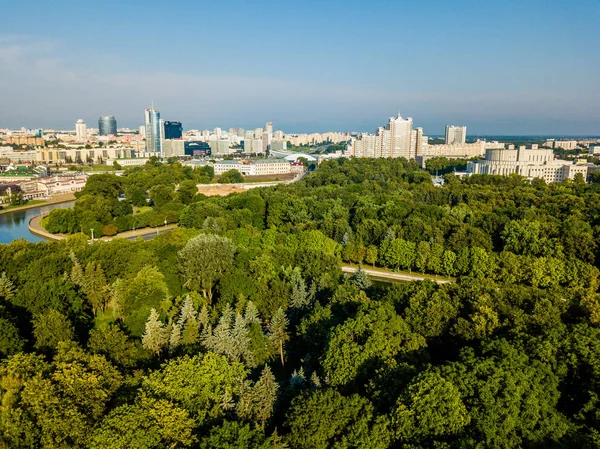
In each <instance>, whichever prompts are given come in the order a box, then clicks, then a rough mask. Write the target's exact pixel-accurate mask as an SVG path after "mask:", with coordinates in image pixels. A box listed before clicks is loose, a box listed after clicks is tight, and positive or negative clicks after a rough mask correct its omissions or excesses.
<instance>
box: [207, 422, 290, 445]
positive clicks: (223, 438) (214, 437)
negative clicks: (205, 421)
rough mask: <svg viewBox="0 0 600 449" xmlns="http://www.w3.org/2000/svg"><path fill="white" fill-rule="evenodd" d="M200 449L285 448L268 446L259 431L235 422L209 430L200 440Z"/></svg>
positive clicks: (225, 423)
mask: <svg viewBox="0 0 600 449" xmlns="http://www.w3.org/2000/svg"><path fill="white" fill-rule="evenodd" d="M199 447H200V449H221V448H227V449H248V448H255V449H276V448H283V447H285V446H281V445H278V446H275V445H272V444H270V443H269V442H268V441H267V440H266V439H265V436H264V435H263V433H262V432H261V431H260V430H252V429H251V428H250V425H248V424H243V423H239V422H236V421H223V424H222V425H219V426H215V427H213V428H211V429H210V432H209V434H208V435H206V436H204V437H203V438H202V440H200V444H199Z"/></svg>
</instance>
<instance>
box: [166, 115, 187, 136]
mask: <svg viewBox="0 0 600 449" xmlns="http://www.w3.org/2000/svg"><path fill="white" fill-rule="evenodd" d="M164 126H165V139H181V136H183V126H181V122H169V121H166V120H165V122H164Z"/></svg>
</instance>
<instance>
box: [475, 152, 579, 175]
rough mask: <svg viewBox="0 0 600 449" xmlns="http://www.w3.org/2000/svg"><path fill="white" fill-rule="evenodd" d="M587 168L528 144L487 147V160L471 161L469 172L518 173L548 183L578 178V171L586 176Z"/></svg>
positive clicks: (486, 173)
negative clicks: (527, 145) (515, 146)
mask: <svg viewBox="0 0 600 449" xmlns="http://www.w3.org/2000/svg"><path fill="white" fill-rule="evenodd" d="M587 171H588V167H587V165H576V164H574V163H572V162H570V161H564V160H560V159H554V153H553V152H552V150H547V149H537V148H534V149H527V148H525V147H524V146H521V147H519V149H518V150H512V149H487V150H486V152H485V159H480V160H478V161H477V162H467V172H468V173H471V174H483V175H503V176H508V175H511V174H513V173H516V174H518V175H521V176H524V177H526V178H528V179H534V178H541V179H543V180H544V181H546V182H547V183H551V182H560V181H563V180H565V179H574V178H575V175H576V174H577V173H581V174H582V175H583V179H586V177H587Z"/></svg>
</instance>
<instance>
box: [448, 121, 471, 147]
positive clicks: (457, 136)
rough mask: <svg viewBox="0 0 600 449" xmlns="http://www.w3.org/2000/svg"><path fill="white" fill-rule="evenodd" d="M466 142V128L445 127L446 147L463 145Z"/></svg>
mask: <svg viewBox="0 0 600 449" xmlns="http://www.w3.org/2000/svg"><path fill="white" fill-rule="evenodd" d="M466 140H467V127H466V126H454V125H446V145H451V144H453V143H459V144H463V143H465V142H466Z"/></svg>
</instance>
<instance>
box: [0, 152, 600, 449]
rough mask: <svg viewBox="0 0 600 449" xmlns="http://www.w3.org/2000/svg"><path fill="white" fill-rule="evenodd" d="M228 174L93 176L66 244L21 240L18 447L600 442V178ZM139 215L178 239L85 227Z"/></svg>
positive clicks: (10, 278)
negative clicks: (390, 280)
mask: <svg viewBox="0 0 600 449" xmlns="http://www.w3.org/2000/svg"><path fill="white" fill-rule="evenodd" d="M96 176H97V177H96ZM211 177H212V174H211V173H207V172H205V171H202V172H199V171H196V170H191V169H187V168H184V167H182V166H181V165H180V164H178V163H173V164H165V165H160V164H154V163H152V164H149V166H147V167H144V168H142V169H136V170H131V171H128V172H127V173H126V175H125V176H123V177H122V178H119V177H116V176H113V175H95V176H93V177H91V178H90V182H89V183H88V185H87V186H86V188H85V190H84V191H83V192H81V194H80V195H79V198H78V200H77V202H76V204H75V206H74V208H73V209H72V210H71V211H70V212H66V213H65V212H61V214H65V217H62V216H61V217H62V218H60V217H58V214H56V213H53V214H54V218H53V219H52V220H53V221H54V224H56V223H58V222H59V221H60V220H59V218H60V219H61V220H63V221H64V223H67V224H68V223H71V225H70V226H71V227H70V228H68V226H67V228H68V229H61V230H60V231H58V232H65V233H73V235H72V236H70V237H69V238H68V239H66V240H61V241H57V242H50V243H37V244H34V243H28V242H25V241H15V242H13V243H11V244H9V245H3V246H0V273H2V274H1V276H0V356H1V357H2V362H1V365H0V395H1V401H0V447H10V448H33V447H44V448H63V447H64V448H67V447H81V448H164V447H170V448H176V447H181V448H184V447H199V448H223V447H226V448H227V447H229V448H247V447H258V448H282V447H289V448H329V447H336V448H365V449H366V448H387V447H407V448H429V447H436V448H484V447H495V448H520V447H526V448H542V447H543V448H546V447H550V448H594V447H598V446H600V434H599V430H600V429H599V425H600V415H599V414H598V412H597V409H598V405H599V404H598V398H599V395H600V384H599V382H600V328H599V325H600V297H599V296H598V292H597V290H598V268H597V267H598V263H599V260H600V259H599V256H600V254H599V251H600V249H599V248H598V245H597V244H596V242H597V241H598V237H599V233H600V207H599V206H600V187H599V186H598V185H597V184H590V185H587V184H585V183H583V182H581V180H579V181H576V182H572V181H565V182H562V183H557V184H552V185H546V184H544V183H543V182H541V181H540V180H534V181H532V182H529V181H527V180H524V179H523V178H520V177H518V176H510V177H506V178H504V177H495V176H472V177H471V178H468V179H466V180H459V179H458V178H456V177H455V176H454V175H452V174H447V175H446V184H445V185H444V186H443V187H434V186H433V184H432V182H431V175H430V174H429V173H428V172H426V171H423V170H421V169H420V168H419V167H418V166H417V165H416V164H415V163H413V162H408V161H406V160H402V159H399V160H346V159H340V160H334V161H329V162H325V163H323V164H321V166H320V167H319V169H318V170H317V171H316V172H314V173H311V174H310V175H308V176H307V177H306V178H305V179H304V180H303V181H301V182H299V183H295V184H290V185H280V186H276V187H270V188H257V189H252V190H250V191H248V192H246V193H243V194H232V195H229V196H227V197H210V198H209V197H205V196H203V195H198V194H196V193H195V189H193V188H192V187H191V186H195V183H196V182H200V180H206V179H210V178H211ZM188 181H189V182H188ZM119 197H120V200H119ZM140 207H143V208H145V209H143V211H142V212H141V213H144V214H148V215H150V214H155V215H156V216H157V217H158V216H161V218H162V219H164V216H165V214H166V213H167V212H168V213H169V214H170V215H169V220H170V221H171V222H177V223H179V225H180V226H179V227H178V228H177V229H175V230H174V231H172V232H169V233H163V234H161V235H159V236H157V237H156V238H154V239H153V240H149V241H143V240H141V239H139V240H137V241H128V240H123V239H114V240H113V241H111V242H96V243H93V244H89V242H88V239H87V237H86V236H85V235H84V234H81V233H78V232H79V231H80V230H81V228H84V232H85V228H86V227H87V228H89V227H90V226H100V225H102V226H105V227H106V226H115V227H118V226H117V221H119V220H121V221H125V220H132V218H128V217H135V216H136V214H132V212H133V210H134V208H140ZM67 214H69V216H67ZM157 221H158V219H157ZM92 222H93V223H92ZM61 223H62V222H61ZM97 223H99V224H97ZM147 224H148V223H147ZM160 224H162V222H161V223H159V224H158V225H160ZM123 228H124V229H125V228H127V226H125V225H123ZM344 263H353V264H357V265H359V266H360V265H364V266H366V265H375V266H380V267H388V268H392V269H396V270H397V269H401V270H406V271H413V272H419V273H431V274H436V275H442V276H445V277H449V278H451V279H453V281H454V282H451V283H447V284H443V285H438V284H435V283H434V282H431V281H423V282H410V283H402V284H390V285H388V286H386V287H381V286H380V285H373V284H372V283H371V282H370V280H369V279H368V278H367V277H366V275H365V272H364V270H362V269H359V271H357V272H356V273H355V274H353V275H342V272H341V266H342V264H344Z"/></svg>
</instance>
